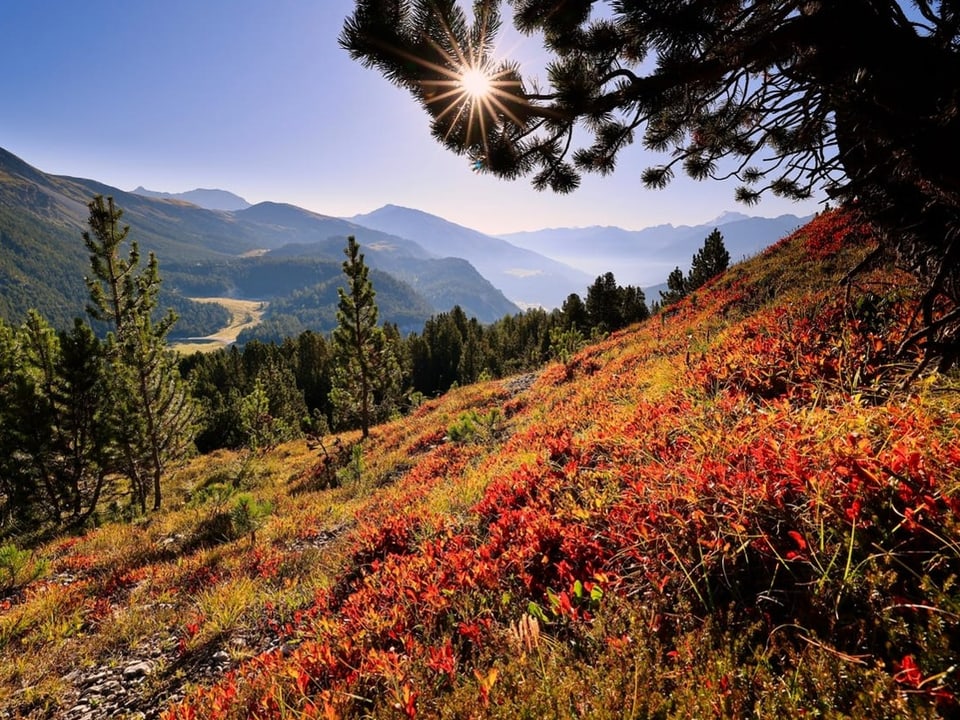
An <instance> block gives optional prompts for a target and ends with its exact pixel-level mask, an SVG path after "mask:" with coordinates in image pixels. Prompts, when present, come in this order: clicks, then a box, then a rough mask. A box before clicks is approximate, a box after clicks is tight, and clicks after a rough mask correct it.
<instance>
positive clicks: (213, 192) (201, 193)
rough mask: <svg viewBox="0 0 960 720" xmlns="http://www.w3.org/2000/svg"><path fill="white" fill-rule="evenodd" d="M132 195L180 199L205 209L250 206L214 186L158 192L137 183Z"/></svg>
mask: <svg viewBox="0 0 960 720" xmlns="http://www.w3.org/2000/svg"><path fill="white" fill-rule="evenodd" d="M130 192H132V193H133V194H134V195H143V196H144V197H152V198H160V199H163V200H182V201H184V202H188V203H192V204H193V205H196V206H198V207H202V208H204V209H205V210H226V211H228V212H233V211H234V210H245V209H246V208H248V207H250V203H248V202H247V201H246V200H244V199H243V198H242V197H240V196H239V195H235V194H234V193H232V192H229V191H227V190H217V189H216V188H196V189H195V190H188V191H187V192H182V193H168V192H159V191H157V190H147V189H146V188H145V187H144V186H143V185H139V186H138V187H137V189H136V190H131V191H130Z"/></svg>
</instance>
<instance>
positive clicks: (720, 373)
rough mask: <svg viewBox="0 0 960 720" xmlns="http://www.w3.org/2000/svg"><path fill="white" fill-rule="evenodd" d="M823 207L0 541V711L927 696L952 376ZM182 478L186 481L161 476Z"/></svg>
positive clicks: (858, 241) (503, 710) (177, 716)
mask: <svg viewBox="0 0 960 720" xmlns="http://www.w3.org/2000/svg"><path fill="white" fill-rule="evenodd" d="M872 247H873V240H872V238H871V237H870V236H869V234H868V233H867V232H866V231H865V229H864V228H863V227H861V226H859V225H857V224H856V222H854V221H853V220H852V219H851V217H850V216H848V215H846V214H844V213H840V212H833V213H828V214H825V215H822V216H820V217H818V218H817V219H815V220H814V221H813V222H812V223H810V224H809V225H807V226H805V227H804V228H801V229H800V230H799V231H798V232H796V233H795V234H794V235H792V236H791V237H789V238H786V239H784V240H783V241H781V242H780V243H778V244H777V245H776V246H774V247H773V248H771V249H769V250H768V251H766V252H764V253H763V254H761V255H759V256H757V257H755V258H753V259H751V260H749V261H747V262H744V263H741V264H739V265H737V266H735V267H734V268H732V269H731V270H729V271H728V272H726V273H725V274H723V275H722V276H720V277H719V278H717V279H715V280H713V281H712V282H710V283H708V284H707V285H706V286H704V287H703V288H701V289H699V290H698V291H697V292H696V293H694V294H693V295H690V296H688V297H686V298H685V299H683V300H682V301H680V302H679V303H677V304H676V305H673V306H671V307H670V308H669V311H668V312H666V313H662V314H661V315H659V316H655V317H653V318H652V319H650V320H649V321H647V322H645V323H642V324H640V325H637V326H634V327H633V328H630V329H627V330H624V331H620V332H618V333H616V334H614V335H612V336H610V337H608V338H606V339H605V340H603V341H601V342H599V343H598V344H595V345H592V346H590V347H588V348H587V349H585V350H584V351H582V352H580V353H579V354H576V355H574V356H573V357H572V358H571V359H570V360H569V361H568V362H566V363H563V364H554V365H551V366H548V367H546V368H545V369H544V370H543V371H542V372H540V373H539V374H538V375H537V376H536V377H533V376H519V377H515V378H512V379H509V380H506V381H496V382H489V383H481V384H477V385H471V386H468V387H464V388H460V389H457V390H453V391H451V392H449V393H447V394H446V395H444V396H443V397H441V398H439V399H436V400H432V401H429V402H427V403H425V404H423V405H422V406H421V407H420V408H419V409H418V410H417V411H416V412H415V413H414V414H413V415H411V416H409V417H406V418H404V419H401V420H398V421H395V422H392V423H389V424H385V425H381V426H378V427H375V428H373V429H372V430H371V436H370V438H368V439H367V440H365V441H364V442H363V443H362V444H360V443H359V442H358V435H359V434H358V433H355V434H348V435H343V436H339V437H335V438H334V437H327V438H324V439H323V440H322V442H321V441H319V440H316V441H314V442H312V443H311V444H310V445H308V444H306V443H304V442H294V443H290V444H286V445H282V446H280V447H277V448H274V449H272V450H270V451H268V452H262V453H259V454H250V453H249V452H246V453H230V452H226V451H219V452H217V453H215V454H212V455H208V456H203V457H198V458H196V459H195V460H194V461H193V462H192V464H191V465H190V466H189V467H188V468H186V469H184V470H182V471H180V472H178V473H177V474H176V475H174V476H171V477H169V478H167V488H166V490H165V497H167V498H169V499H170V503H169V505H168V508H167V509H165V510H164V511H163V512H162V513H156V514H153V515H151V516H150V517H149V518H148V519H146V520H143V521H141V522H137V523H134V524H132V525H125V524H117V523H107V522H105V523H104V525H103V526H102V527H100V528H99V529H97V530H94V531H91V532H89V533H87V534H85V535H83V536H81V537H71V538H68V539H58V540H55V541H51V542H48V543H46V544H42V545H40V546H38V547H37V548H36V549H35V550H33V551H30V550H28V549H25V548H20V549H19V550H18V549H17V548H14V547H12V546H7V547H6V548H4V549H3V551H2V554H0V717H37V718H40V717H44V718H45V717H70V718H95V717H97V718H99V717H104V718H106V717H125V716H126V717H134V716H135V717H144V716H145V717H162V718H165V720H188V719H191V718H249V717H253V718H337V717H351V718H360V717H364V718H367V717H371V718H414V717H431V718H433V717H439V718H467V717H491V718H548V717H557V718H568V717H569V718H575V717H578V718H622V717H630V718H690V717H692V718H709V717H729V718H747V717H762V718H769V717H778V716H779V717H799V716H801V715H804V716H809V717H870V718H904V717H954V716H956V713H957V712H958V707H957V700H956V695H957V692H958V690H960V676H958V670H957V668H958V662H960V660H958V652H960V635H958V633H957V621H958V619H960V590H958V588H957V585H956V581H957V573H958V571H960V532H958V524H957V511H958V510H960V495H958V492H960V469H958V468H960V442H958V427H960V404H958V398H960V395H958V390H960V381H958V379H957V378H956V376H952V377H945V376H938V375H932V376H929V377H923V378H919V379H917V380H916V381H915V382H914V383H912V384H911V385H910V386H909V389H908V390H903V389H901V385H902V382H903V380H904V379H906V377H907V376H908V375H909V373H910V370H911V368H910V366H908V365H903V364H902V363H903V362H904V360H903V358H902V356H901V355H898V353H897V350H898V349H899V347H900V345H901V343H902V341H903V340H904V339H905V338H907V337H908V336H909V335H910V334H911V333H912V331H913V330H912V326H911V321H912V319H913V316H914V311H915V309H916V304H915V303H916V300H915V294H916V293H915V291H914V290H913V289H912V285H911V282H912V281H911V280H910V278H908V277H907V276H903V275H900V274H897V273H895V272H893V271H891V270H888V269H877V270H873V271H870V272H867V273H861V274H859V275H858V276H856V277H855V278H854V280H853V282H852V283H850V284H849V285H848V286H844V285H842V284H841V280H842V278H843V277H844V276H845V275H846V273H847V272H848V271H849V270H850V269H851V268H853V267H854V266H856V265H857V264H858V263H859V262H860V261H861V260H862V259H863V258H864V257H866V256H867V254H868V253H869V251H870V250H871V248H872ZM177 498H179V500H177Z"/></svg>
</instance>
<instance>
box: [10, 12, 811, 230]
mask: <svg viewBox="0 0 960 720" xmlns="http://www.w3.org/2000/svg"><path fill="white" fill-rule="evenodd" d="M352 8H353V2H352V1H351V0H0V33H2V37H3V42H2V43H0V66H2V67H3V68H4V70H3V72H2V73H0V98H2V100H0V147H3V148H5V149H7V150H9V151H10V152H12V153H14V154H15V155H18V156H19V157H21V158H22V159H23V160H25V161H26V162H28V163H30V164H31V165H34V166H36V167H38V168H40V169H41V170H44V171H46V172H51V173H55V174H62V175H73V176H78V177H86V178H93V179H95V180H99V181H102V182H105V183H107V184H110V185H113V186H115V187H119V188H121V189H123V190H132V189H133V188H135V187H136V186H138V185H143V186H145V187H147V188H149V189H151V190H161V191H165V192H182V191H185V190H191V189H193V188H197V187H204V188H222V189H225V190H230V191H232V192H235V193H237V194H238V195H242V196H243V197H244V198H246V199H247V200H248V201H250V202H254V203H256V202H261V201H264V200H272V201H277V202H289V203H293V204H296V205H300V206H302V207H305V208H308V209H310V210H313V211H315V212H319V213H323V214H326V215H336V216H346V215H353V214H356V213H361V212H368V211H370V210H373V209H375V208H377V207H380V206H381V205H384V204H387V203H393V204H396V205H405V206H408V207H415V208H418V209H421V210H424V211H426V212H430V213H434V214H436V215H440V216H442V217H445V218H447V219H449V220H452V221H454V222H457V223H460V224H463V225H467V226H469V227H473V228H476V229H478V230H482V231H484V232H490V233H498V232H510V231H514V230H531V229H537V228H543V227H561V226H587V225H619V226H621V227H625V228H631V229H639V228H643V227H647V226H650V225H656V224H660V223H673V224H698V223H701V222H708V221H709V220H710V219H712V218H714V217H716V216H717V215H719V214H720V213H721V212H723V211H724V210H740V211H744V212H749V213H751V214H757V215H767V216H773V215H779V214H781V213H785V212H790V213H794V214H797V215H802V214H805V213H807V212H812V211H814V210H815V209H816V205H815V204H814V203H808V204H805V205H797V204H794V203H789V202H786V201H781V200H778V199H775V198H767V199H764V200H763V201H762V202H761V204H760V205H759V206H757V207H755V208H752V209H749V210H746V209H744V208H743V207H742V206H738V205H737V204H736V203H735V202H734V200H733V189H734V187H733V185H732V184H730V185H721V184H719V183H714V182H709V181H708V182H702V183H695V182H692V181H689V180H686V179H685V178H678V179H677V180H676V181H675V182H674V183H673V184H672V185H671V186H670V187H669V188H668V189H667V190H661V191H647V190H644V188H643V187H642V185H641V183H640V179H639V178H640V172H641V171H642V169H643V168H644V167H645V166H646V165H648V164H651V162H652V161H651V159H650V156H646V155H645V154H644V153H643V151H642V150H641V149H640V148H639V147H635V148H631V150H630V151H629V152H626V153H624V154H623V155H622V156H621V158H620V160H619V164H618V167H619V168H620V169H619V170H618V171H617V173H616V174H615V175H614V176H612V177H606V178H601V177H587V178H585V180H584V184H583V186H582V187H581V189H580V190H578V191H577V192H575V193H574V194H573V195H567V196H557V195H554V194H552V193H550V192H549V191H547V192H537V191H535V190H533V189H532V188H531V187H530V186H529V182H528V181H527V180H523V179H521V180H518V181H515V182H506V181H502V180H496V179H494V178H492V177H489V176H484V175H477V174H474V173H472V172H471V170H470V166H469V162H468V160H467V159H466V158H465V157H458V156H456V155H453V154H452V153H450V152H448V151H446V150H444V149H443V148H441V147H440V145H439V144H437V143H436V142H435V141H434V140H433V139H432V138H431V137H430V134H429V131H428V119H427V116H426V114H425V113H424V112H423V111H422V110H421V109H420V107H419V106H418V105H417V104H416V103H415V102H414V101H413V100H412V99H411V98H410V97H409V95H407V93H406V92H405V91H402V90H399V89H398V88H396V87H394V86H393V85H391V84H390V83H388V82H387V81H386V80H384V79H383V78H382V77H381V76H380V75H379V74H378V73H377V72H376V71H374V70H367V69H365V68H364V67H362V66H361V65H360V64H358V63H355V62H353V61H351V60H350V58H349V57H348V56H347V53H346V52H344V51H343V50H341V49H340V48H339V46H338V45H337V35H338V34H339V32H340V28H341V26H342V23H343V19H344V18H345V17H346V15H347V14H348V13H349V12H350V11H351V9H352ZM517 42H518V40H517V38H516V37H515V36H514V37H509V38H507V40H506V42H505V44H507V43H509V44H510V45H511V46H512V48H511V49H512V51H513V54H514V55H515V56H518V57H519V58H520V59H521V62H522V63H523V68H524V70H525V72H526V73H528V74H529V73H531V72H532V74H533V75H539V76H540V77H541V78H542V77H543V72H542V69H541V68H540V67H535V66H534V65H533V64H532V63H534V62H536V61H537V60H542V54H541V52H540V50H539V47H538V43H537V42H536V41H535V40H527V41H526V44H525V45H522V46H519V47H517ZM653 162H655V160H654V161H653Z"/></svg>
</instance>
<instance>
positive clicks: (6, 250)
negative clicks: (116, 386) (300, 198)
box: [0, 149, 519, 336]
mask: <svg viewBox="0 0 960 720" xmlns="http://www.w3.org/2000/svg"><path fill="white" fill-rule="evenodd" d="M141 192H148V191H143V189H142V188H138V190H137V191H135V192H133V193H128V192H124V191H122V190H119V189H117V188H115V187H111V186H108V185H105V184H103V183H100V182H97V181H95V180H88V179H83V178H71V177H61V176H55V175H49V174H47V173H44V172H42V171H41V170H38V169H37V168H34V167H32V166H30V165H29V164H27V163H26V162H24V161H23V160H21V159H20V158H17V157H16V156H14V155H12V154H11V153H9V152H7V151H5V150H2V149H0V319H3V320H5V321H7V322H10V323H20V322H22V321H23V319H24V318H25V317H26V314H27V311H28V310H29V309H31V308H35V309H37V310H39V311H40V313H41V314H42V315H43V316H44V317H46V318H47V319H48V320H49V321H50V322H51V323H52V324H53V325H54V326H55V327H58V328H65V327H68V326H69V325H70V324H71V322H72V320H73V318H74V317H75V316H82V315H83V314H84V307H85V305H86V301H87V288H86V286H85V284H84V281H83V278H84V276H85V275H87V274H89V267H88V266H89V258H88V256H87V251H86V249H85V247H84V244H83V240H82V234H83V232H84V231H85V230H87V218H88V214H89V211H88V209H87V203H88V202H89V201H90V200H91V199H92V198H93V197H94V196H95V195H98V194H99V195H104V196H111V197H113V198H114V199H115V200H116V203H117V205H118V206H119V207H120V208H121V209H122V210H123V213H124V215H123V222H124V223H125V224H127V225H129V226H130V228H131V230H130V237H131V238H132V239H135V240H136V241H137V242H138V243H139V246H140V250H141V253H142V254H143V256H144V257H146V254H147V253H148V252H154V253H156V255H157V258H158V259H159V261H160V271H161V276H162V277H163V278H164V279H165V284H164V295H163V297H162V298H161V302H162V304H163V305H164V307H167V306H173V307H175V308H176V310H177V312H178V314H179V315H180V316H181V321H180V322H179V323H178V324H177V325H175V326H174V330H173V333H174V335H179V336H194V335H207V334H210V333H213V332H215V331H217V330H218V329H219V328H220V327H222V326H223V325H224V324H225V323H226V322H227V321H228V319H229V316H228V314H227V313H225V312H223V311H220V310H219V309H218V308H216V307H213V306H200V305H198V304H197V303H192V302H191V301H189V300H187V299H186V298H187V297H190V296H205V297H219V296H227V295H230V296H235V297H239V298H240V299H248V300H262V299H268V298H269V299H275V298H288V299H290V300H291V301H292V300H294V296H295V295H296V294H297V293H300V299H301V301H302V296H303V291H305V290H308V289H310V288H312V287H314V286H317V285H319V284H321V283H323V282H324V281H326V280H328V279H329V276H328V275H327V274H321V275H318V276H316V277H311V276H309V275H308V274H307V275H305V274H304V272H303V271H304V269H309V268H312V267H316V266H317V264H318V262H320V263H323V264H325V265H326V266H332V267H334V268H335V272H339V268H340V264H341V263H342V261H343V248H344V246H345V245H346V238H347V236H348V235H354V236H355V237H356V238H357V241H358V242H359V243H360V244H361V246H362V247H363V248H364V251H365V252H366V253H367V255H368V257H369V258H370V260H371V265H372V266H374V267H376V268H377V269H379V270H382V271H383V272H385V273H389V274H390V275H391V276H392V279H391V281H390V286H391V287H390V289H389V293H390V296H389V297H386V296H385V297H384V298H383V299H384V300H385V304H388V305H390V306H392V307H396V308H403V311H402V312H400V313H397V314H396V315H391V314H390V313H389V312H386V311H385V312H384V314H383V319H384V320H385V321H388V322H395V323H397V324H398V325H400V326H402V327H403V328H405V329H406V330H420V329H421V328H422V327H423V322H424V320H425V319H426V318H427V317H429V316H430V315H432V314H435V313H440V312H446V311H448V310H450V309H451V308H452V307H453V306H454V305H460V306H461V307H462V308H463V309H464V311H465V312H467V313H469V314H470V315H472V316H476V317H478V318H479V319H480V320H481V321H483V322H493V321H495V320H497V319H499V318H501V317H503V316H504V315H507V314H512V313H516V312H518V311H519V308H518V307H517V306H516V305H514V304H513V303H511V302H510V301H509V300H507V298H506V297H505V296H504V295H503V293H502V292H501V291H500V290H498V289H497V288H496V287H494V286H493V285H492V284H491V283H490V281H489V280H487V279H486V278H484V277H483V276H482V275H481V274H480V273H479V272H477V270H476V269H475V268H474V267H473V266H471V265H470V264H469V263H467V262H463V261H460V262H450V261H448V260H441V259H439V258H437V257H433V256H432V254H431V253H430V252H428V251H427V250H425V249H424V248H423V247H421V246H420V245H418V244H417V243H416V242H413V241H411V240H406V239H404V238H400V237H395V236H392V235H389V234H388V233H384V232H380V231H379V230H374V229H370V228H366V227H362V226H360V225H357V224H356V223H350V222H348V221H345V220H341V219H339V218H333V217H329V216H326V215H321V214H319V213H313V212H309V211H307V210H304V209H302V208H298V207H295V206H293V205H287V204H283V203H269V202H265V203H259V204H257V205H253V206H247V207H244V208H242V209H237V210H236V211H234V212H225V211H213V210H207V209H204V208H202V207H199V206H197V205H194V204H191V203H190V202H186V201H184V200H183V199H181V198H178V197H166V196H163V197H155V196H147V195H144V194H141ZM154 195H156V194H154ZM161 195H162V194H161ZM191 197H194V196H191ZM204 197H206V196H204ZM194 199H196V198H194ZM221 199H222V198H221ZM265 249H266V250H273V251H274V252H275V253H276V254H275V255H274V256H273V257H270V258H268V257H264V256H263V255H260V254H257V253H252V252H251V251H255V250H259V251H262V250H265ZM241 256H245V257H242V258H241ZM278 257H283V258H286V259H287V260H288V262H287V264H286V266H287V267H288V268H289V272H288V273H286V274H283V273H277V272H275V271H276V268H277V266H278V263H277V262H275V259H276V258H278ZM254 275H256V276H259V277H258V278H257V280H256V281H252V280H251V276H254ZM268 277H269V278H273V282H271V283H269V284H268V283H266V282H265V281H264V279H265V278H268ZM300 279H302V281H300ZM384 284H385V283H381V285H384ZM252 287H256V290H251V289H250V288H252ZM385 295H386V293H385ZM280 307H281V305H279V304H274V305H273V306H272V309H271V311H270V313H271V314H272V313H276V312H277V311H278V308H280ZM308 310H309V313H310V314H311V316H312V317H318V318H321V319H322V322H321V321H320V320H318V321H317V322H316V323H314V324H313V325H308V327H312V329H315V330H321V329H329V327H330V326H331V325H332V324H334V323H335V320H334V318H333V314H332V311H329V309H328V308H324V307H313V308H309V309H308ZM274 319H276V318H274ZM289 320H290V317H289V316H288V317H287V318H281V319H279V320H278V322H280V323H285V324H286V325H289V322H288V321H289Z"/></svg>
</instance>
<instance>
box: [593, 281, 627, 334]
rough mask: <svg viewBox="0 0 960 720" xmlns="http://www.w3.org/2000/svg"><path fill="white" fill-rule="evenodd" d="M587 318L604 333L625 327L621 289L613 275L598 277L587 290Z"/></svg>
mask: <svg viewBox="0 0 960 720" xmlns="http://www.w3.org/2000/svg"><path fill="white" fill-rule="evenodd" d="M586 306H587V317H589V318H590V324H591V325H592V326H593V327H595V328H599V329H600V330H602V331H603V332H613V331H614V330H617V329H618V328H621V327H623V316H622V315H621V297H620V288H619V287H617V280H616V278H615V277H614V275H613V273H611V272H608V273H605V274H603V275H600V276H598V277H597V279H596V280H594V281H593V284H592V285H591V286H590V287H589V288H587V300H586Z"/></svg>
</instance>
